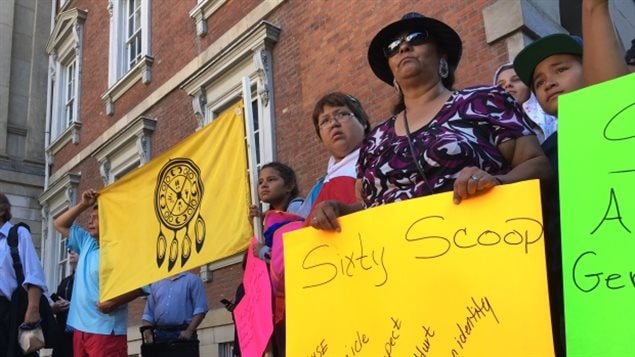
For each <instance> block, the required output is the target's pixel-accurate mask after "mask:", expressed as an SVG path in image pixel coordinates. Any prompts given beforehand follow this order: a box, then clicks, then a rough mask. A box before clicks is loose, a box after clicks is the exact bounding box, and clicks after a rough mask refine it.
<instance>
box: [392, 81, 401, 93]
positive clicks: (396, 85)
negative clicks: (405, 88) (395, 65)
mask: <svg viewBox="0 0 635 357" xmlns="http://www.w3.org/2000/svg"><path fill="white" fill-rule="evenodd" d="M392 85H393V87H394V88H395V92H397V94H398V95H401V87H399V83H398V82H397V79H396V78H393V80H392Z"/></svg>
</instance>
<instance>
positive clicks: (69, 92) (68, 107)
mask: <svg viewBox="0 0 635 357" xmlns="http://www.w3.org/2000/svg"><path fill="white" fill-rule="evenodd" d="M75 67H76V66H75V61H72V62H71V63H70V64H69V65H68V66H66V68H65V70H64V88H65V91H64V92H65V103H64V119H65V122H64V124H63V126H62V129H66V128H68V127H69V126H71V124H72V123H73V122H74V121H75V106H74V103H75V92H76V91H77V88H76V86H75Z"/></svg>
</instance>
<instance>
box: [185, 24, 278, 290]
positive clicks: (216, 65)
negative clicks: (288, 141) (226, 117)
mask: <svg viewBox="0 0 635 357" xmlns="http://www.w3.org/2000/svg"><path fill="white" fill-rule="evenodd" d="M279 34H280V29H279V28H278V27H276V26H275V25H273V24H271V23H269V22H266V21H261V22H260V23H258V24H256V25H255V26H253V27H252V28H250V29H247V30H245V31H244V32H242V33H230V34H227V36H228V38H227V39H226V40H227V43H229V44H230V45H229V46H227V47H226V48H224V49H223V50H222V51H220V52H219V53H217V54H216V56H214V58H211V59H210V60H209V62H208V64H207V65H203V66H202V67H201V69H200V70H199V71H197V72H195V73H194V74H193V75H192V76H191V77H190V78H188V79H187V80H186V81H185V82H184V84H183V85H182V87H181V88H182V89H183V90H185V91H186V92H187V93H188V94H189V95H190V96H192V97H193V99H192V106H193V110H194V113H195V115H196V117H197V119H198V121H199V127H203V126H204V125H205V124H207V123H209V122H210V121H212V120H214V118H216V117H217V116H218V115H219V114H221V113H222V112H223V110H224V109H225V108H228V107H229V106H230V105H232V104H233V103H235V102H236V101H238V100H241V99H242V98H241V96H242V78H243V77H245V76H248V77H249V79H250V81H251V89H252V101H253V102H255V103H256V104H257V111H254V116H255V117H257V118H258V132H257V133H248V135H258V136H259V140H258V145H259V149H258V153H259V155H258V158H257V162H258V163H266V162H270V161H274V160H276V152H275V149H276V145H275V140H276V138H275V112H274V103H273V94H272V91H273V83H272V72H271V48H272V47H273V45H274V44H275V43H276V42H277V41H278V36H279ZM257 166H258V165H257ZM249 170H256V171H257V170H258V167H255V168H254V167H249ZM241 261H242V254H237V255H234V256H231V257H228V258H225V259H222V260H220V261H217V262H214V263H211V264H208V265H206V266H203V267H202V268H201V275H202V276H201V277H202V279H203V280H206V281H207V280H211V272H212V271H213V270H216V269H220V268H223V267H226V266H229V265H233V264H236V263H239V262H241Z"/></svg>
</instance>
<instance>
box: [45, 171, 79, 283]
mask: <svg viewBox="0 0 635 357" xmlns="http://www.w3.org/2000/svg"><path fill="white" fill-rule="evenodd" d="M80 179H81V174H79V173H72V172H69V173H66V174H65V175H63V176H62V177H60V179H59V180H57V181H56V182H53V183H52V184H51V185H50V186H49V187H48V189H47V190H46V191H44V192H43V193H42V195H41V196H40V204H41V205H42V218H43V220H42V227H43V232H42V235H43V237H45V239H44V240H43V242H44V244H43V245H42V265H43V267H44V271H45V273H46V274H45V275H46V284H47V286H48V287H49V288H51V289H55V288H57V286H58V285H59V283H60V281H62V279H64V278H65V276H62V274H61V268H60V265H61V264H66V270H65V271H64V272H65V274H66V275H68V274H70V269H69V267H68V261H67V259H66V258H65V257H66V255H65V254H63V252H65V251H66V247H65V246H64V247H62V244H61V235H60V234H59V233H58V232H57V231H56V230H55V228H54V227H53V221H54V220H55V218H57V217H58V216H59V215H60V214H62V213H64V212H65V211H66V210H68V209H69V208H70V207H72V206H74V205H75V204H76V203H77V202H78V198H79V193H78V187H79V182H80ZM61 257H64V258H63V259H60V258H61ZM52 291H54V290H52Z"/></svg>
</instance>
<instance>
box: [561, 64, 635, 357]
mask: <svg viewBox="0 0 635 357" xmlns="http://www.w3.org/2000/svg"><path fill="white" fill-rule="evenodd" d="M634 93H635V74H631V75H629V76H625V77H622V78H618V79H615V80H612V81H609V82H606V83H602V84H599V85H595V86H592V87H589V88H585V89H583V90H580V91H577V92H574V93H571V94H568V95H565V96H562V97H560V98H558V100H559V123H558V126H559V128H558V132H559V134H558V135H559V138H558V139H559V143H558V145H559V147H558V149H559V153H558V154H559V155H558V157H559V170H560V212H561V219H562V250H563V278H564V289H565V292H564V295H565V325H566V339H567V341H566V343H567V352H568V353H567V355H569V356H576V357H580V356H594V357H595V356H604V357H607V356H629V355H633V351H635V329H633V325H632V322H633V321H635V307H634V303H635V95H634Z"/></svg>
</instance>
